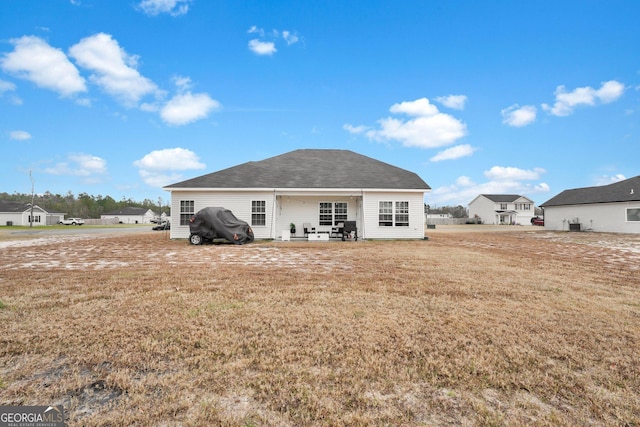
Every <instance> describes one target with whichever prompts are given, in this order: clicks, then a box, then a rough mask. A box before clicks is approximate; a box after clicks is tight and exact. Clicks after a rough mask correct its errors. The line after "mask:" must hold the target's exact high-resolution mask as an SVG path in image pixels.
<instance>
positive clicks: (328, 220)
mask: <svg viewBox="0 0 640 427" xmlns="http://www.w3.org/2000/svg"><path fill="white" fill-rule="evenodd" d="M332 208H333V203H331V202H320V216H319V217H318V224H320V225H333V209H332Z"/></svg>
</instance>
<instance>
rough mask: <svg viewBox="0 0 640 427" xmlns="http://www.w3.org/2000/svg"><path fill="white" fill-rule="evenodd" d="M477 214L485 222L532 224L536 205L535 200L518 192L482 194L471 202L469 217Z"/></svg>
mask: <svg viewBox="0 0 640 427" xmlns="http://www.w3.org/2000/svg"><path fill="white" fill-rule="evenodd" d="M476 215H477V216H478V217H480V219H481V221H482V223H483V224H521V225H531V218H533V217H534V216H535V207H534V203H533V200H531V199H529V198H527V197H524V196H520V195H518V194H480V195H479V196H478V197H476V198H475V199H473V200H472V201H471V203H469V218H471V219H473V218H476Z"/></svg>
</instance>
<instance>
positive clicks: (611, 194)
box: [540, 175, 640, 207]
mask: <svg viewBox="0 0 640 427" xmlns="http://www.w3.org/2000/svg"><path fill="white" fill-rule="evenodd" d="M637 201H640V175H638V176H636V177H634V178H629V179H625V180H624V181H619V182H614V183H613V184H609V185H600V186H597V187H583V188H574V189H572V190H564V191H563V192H562V193H560V194H558V195H557V196H555V197H552V198H551V199H549V200H547V201H546V202H544V203H543V204H542V205H540V206H542V207H548V206H564V205H586V204H593V203H615V202H637Z"/></svg>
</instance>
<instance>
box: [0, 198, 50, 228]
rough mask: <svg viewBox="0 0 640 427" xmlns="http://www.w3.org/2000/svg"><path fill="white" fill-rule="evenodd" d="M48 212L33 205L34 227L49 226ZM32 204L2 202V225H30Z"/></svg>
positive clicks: (0, 203) (0, 221) (0, 210)
mask: <svg viewBox="0 0 640 427" xmlns="http://www.w3.org/2000/svg"><path fill="white" fill-rule="evenodd" d="M48 215H49V214H48V212H47V211H45V210H44V209H42V208H41V207H40V206H38V205H33V225H34V226H39V225H47V216H48ZM30 224H31V203H21V202H8V201H6V202H5V201H0V225H5V226H6V225H9V226H11V225H30Z"/></svg>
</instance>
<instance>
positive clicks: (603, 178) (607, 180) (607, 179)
mask: <svg viewBox="0 0 640 427" xmlns="http://www.w3.org/2000/svg"><path fill="white" fill-rule="evenodd" d="M625 179H627V178H626V177H625V176H624V175H622V174H621V173H618V174H615V175H613V176H609V175H600V176H598V177H596V179H595V182H596V185H608V184H613V183H614V182H619V181H624V180H625Z"/></svg>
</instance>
